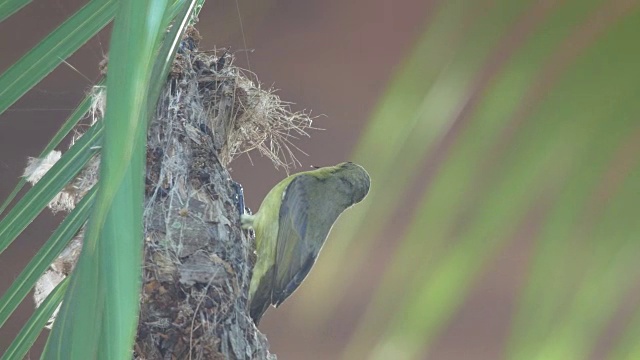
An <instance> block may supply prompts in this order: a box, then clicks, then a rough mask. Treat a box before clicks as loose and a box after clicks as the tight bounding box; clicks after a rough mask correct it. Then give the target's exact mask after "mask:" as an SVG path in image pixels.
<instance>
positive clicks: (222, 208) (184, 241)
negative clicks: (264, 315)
mask: <svg viewBox="0 0 640 360" xmlns="http://www.w3.org/2000/svg"><path fill="white" fill-rule="evenodd" d="M198 40H199V36H198V34H197V32H196V31H195V30H194V29H191V30H190V31H188V33H187V37H186V38H185V39H184V40H183V43H182V46H181V50H180V52H179V54H178V57H177V59H176V61H175V63H174V67H173V69H172V72H171V76H170V79H169V83H168V84H167V86H166V88H165V90H164V92H163V94H162V95H161V98H160V100H159V102H158V108H157V114H156V117H155V119H154V120H153V122H152V123H151V125H150V129H149V135H148V148H147V182H146V184H147V187H146V201H145V213H144V221H145V239H144V241H145V265H144V266H145V267H144V271H143V289H142V296H141V299H140V301H141V310H140V311H141V312H140V322H139V325H138V335H137V339H136V345H135V349H134V350H135V353H134V357H135V358H136V359H275V356H274V355H271V354H269V351H268V349H269V345H268V342H267V339H266V338H265V336H264V335H263V334H262V333H260V332H259V331H258V329H257V328H256V326H255V324H254V323H253V321H252V320H251V318H250V317H249V315H248V310H247V309H248V306H247V293H248V288H249V282H250V280H251V269H252V267H253V264H254V263H255V255H254V250H253V247H254V246H253V241H252V238H251V237H250V235H249V234H248V232H247V231H244V230H242V229H241V228H240V213H241V211H244V205H243V204H242V201H240V200H241V197H240V196H239V191H238V190H239V189H241V187H240V188H239V186H238V184H236V183H235V182H233V180H232V179H231V176H230V175H229V172H228V171H227V169H226V165H227V164H228V162H229V161H231V159H232V157H233V156H234V154H235V153H237V147H238V144H237V143H232V142H231V141H232V140H230V139H234V136H235V135H236V134H234V132H236V131H240V130H241V128H242V126H243V125H242V124H240V123H238V121H239V120H238V119H239V118H241V116H242V115H243V114H244V113H246V112H247V109H249V108H250V107H251V101H252V100H251V97H250V96H248V95H247V94H250V92H251V89H248V88H247V87H246V83H244V82H246V81H249V80H248V79H246V78H244V77H243V76H242V75H241V73H240V72H239V70H238V69H237V68H235V67H233V66H232V65H230V64H229V62H230V61H231V59H230V56H229V55H228V54H226V53H225V54H222V55H220V56H217V57H216V56H214V55H207V54H205V53H200V52H198V51H197V44H198ZM249 83H251V82H250V81H249ZM234 146H235V147H234ZM251 236H252V235H251Z"/></svg>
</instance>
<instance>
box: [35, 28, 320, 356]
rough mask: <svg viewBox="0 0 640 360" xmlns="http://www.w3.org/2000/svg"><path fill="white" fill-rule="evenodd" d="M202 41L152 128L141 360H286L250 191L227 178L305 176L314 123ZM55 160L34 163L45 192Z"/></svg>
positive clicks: (166, 93)
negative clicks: (256, 162)
mask: <svg viewBox="0 0 640 360" xmlns="http://www.w3.org/2000/svg"><path fill="white" fill-rule="evenodd" d="M199 40H200V37H199V34H198V33H197V31H196V30H195V29H193V28H191V29H189V30H188V31H187V34H186V35H185V38H184V39H183V41H182V43H181V46H180V50H179V52H178V55H177V58H176V60H175V61H174V64H173V68H172V70H171V74H170V76H169V79H168V82H167V85H166V86H165V88H164V90H163V93H162V95H161V97H160V99H159V101H158V106H157V110H156V114H155V116H154V118H153V120H152V121H151V123H150V126H149V132H148V139H147V140H148V143H147V173H146V189H145V190H146V191H145V194H146V196H145V208H144V230H145V232H144V240H143V241H144V245H145V247H144V248H145V251H144V269H143V288H142V294H141V298H140V304H141V308H140V319H139V325H138V334H137V337H136V343H135V348H134V349H133V358H135V359H275V355H272V354H270V353H269V345H268V342H267V339H266V338H265V336H264V335H263V334H262V333H260V331H259V330H258V329H257V328H256V326H255V324H254V323H253V321H252V320H251V318H250V316H249V311H248V306H247V294H248V288H249V283H250V280H251V270H252V268H253V265H254V263H255V252H254V246H253V238H252V237H253V235H252V234H251V233H249V232H247V231H246V230H242V229H241V228H240V214H241V213H242V212H243V211H244V204H243V202H242V194H241V189H242V187H241V186H240V185H239V184H238V183H236V182H234V181H233V180H232V179H231V176H230V174H229V172H228V170H227V166H228V165H229V163H230V162H231V161H232V160H233V159H234V158H235V157H237V156H238V155H239V154H242V153H245V152H248V151H251V150H254V149H255V150H258V151H259V152H260V153H261V154H262V155H266V156H267V157H269V158H270V159H271V160H272V161H273V162H274V164H275V165H276V166H282V167H285V168H286V167H288V166H291V165H295V163H296V162H297V161H296V159H295V157H294V156H293V153H292V151H291V150H290V149H289V146H290V145H291V143H290V141H289V139H290V138H291V137H293V138H295V137H296V136H300V135H304V136H306V135H307V134H306V132H305V129H308V128H310V127H311V119H310V118H309V117H308V116H307V115H305V114H304V113H292V112H291V111H289V107H288V104H287V103H284V102H282V101H281V100H280V99H279V98H278V97H277V96H276V95H274V94H273V92H272V91H269V90H263V89H261V88H260V84H259V83H258V82H257V81H252V80H251V79H250V78H249V77H248V75H247V73H246V72H244V71H242V70H241V69H240V68H238V67H235V66H233V64H232V62H233V55H232V54H229V53H228V52H226V51H224V52H217V53H216V52H213V53H210V52H200V51H198V49H197V46H198V43H199ZM101 66H104V67H105V68H106V62H105V64H104V65H101ZM249 76H250V74H249ZM104 94H105V89H104V88H99V87H96V88H95V89H94V94H93V97H94V100H95V101H94V106H93V109H92V115H93V118H92V122H95V121H100V120H101V118H102V114H103V109H104V105H105V101H104ZM79 136H81V134H78V135H77V137H79ZM294 147H295V146H294ZM52 155H53V158H52V159H50V160H47V159H48V158H43V159H34V160H32V161H31V163H30V167H29V168H27V171H25V177H26V178H27V179H29V181H30V182H32V183H35V182H37V181H38V179H39V178H40V177H41V176H42V174H44V173H45V172H46V171H47V170H48V169H49V168H50V167H51V166H52V164H53V163H55V161H56V160H57V159H59V157H60V156H59V155H60V154H59V153H54V154H52ZM99 162H100V157H99V156H96V157H94V159H92V160H91V161H90V163H89V165H87V167H86V168H85V169H84V170H83V171H82V172H81V173H80V174H79V175H78V177H77V178H76V179H74V181H73V182H72V184H70V185H69V186H67V187H66V188H65V190H63V191H62V192H61V193H60V194H59V196H58V197H57V198H56V199H54V201H52V203H51V204H50V208H51V209H52V210H54V211H59V210H64V211H69V210H70V209H72V208H73V207H74V206H75V205H76V204H77V203H78V201H79V200H80V199H81V198H82V197H83V196H84V195H85V194H86V193H87V192H88V191H89V189H91V188H92V187H93V186H94V185H95V184H96V182H97V181H98V168H99ZM81 233H82V231H81ZM81 233H80V234H79V235H78V236H77V237H76V239H74V240H73V241H72V243H71V244H70V245H69V246H68V249H67V250H65V251H64V252H63V253H62V254H61V255H60V257H59V258H58V259H57V260H56V262H54V264H52V266H51V267H50V269H49V270H48V271H47V273H45V275H43V276H42V277H41V278H40V280H39V282H38V285H37V288H39V289H41V290H42V291H40V293H41V294H40V296H38V297H37V298H36V303H37V304H39V303H41V301H42V300H43V299H44V298H46V296H47V295H48V293H49V292H50V291H51V289H53V287H55V285H57V283H59V282H60V281H61V280H62V279H63V278H64V277H65V276H67V275H68V274H69V273H70V271H71V270H72V269H73V268H74V266H75V263H76V261H77V258H78V254H79V253H80V249H81V240H80V239H81ZM52 275H53V276H52ZM52 279H53V280H52ZM54 318H55V315H54ZM54 318H52V320H51V321H54Z"/></svg>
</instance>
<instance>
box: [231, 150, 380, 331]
mask: <svg viewBox="0 0 640 360" xmlns="http://www.w3.org/2000/svg"><path fill="white" fill-rule="evenodd" d="M370 184H371V179H370V178H369V174H368V173H367V172H366V171H365V170H364V169H363V168H362V166H360V165H356V164H354V163H351V162H345V163H341V164H338V165H336V166H330V167H323V168H319V169H317V170H311V171H305V172H301V173H298V174H294V175H291V176H289V177H287V178H286V179H284V180H282V181H281V182H280V183H278V184H277V185H276V186H275V187H274V188H273V189H271V191H269V193H268V194H267V196H266V197H265V198H264V200H263V201H262V205H260V209H259V210H258V212H257V213H256V214H255V215H242V225H243V227H245V228H249V227H252V228H253V229H254V231H255V234H256V253H257V256H258V260H257V262H256V265H255V267H254V268H253V277H252V278H251V284H250V286H249V304H250V305H249V307H250V313H251V318H253V321H254V322H255V323H256V325H257V324H258V323H259V321H260V318H261V317H262V314H264V312H265V311H266V310H267V308H268V307H269V305H272V304H273V305H274V306H276V307H278V306H279V305H280V304H281V303H282V302H283V301H284V300H285V299H286V298H287V297H289V295H291V293H293V292H294V291H295V290H296V289H297V288H298V286H300V284H301V283H302V281H303V280H304V278H305V277H306V276H307V274H308V273H309V270H311V267H312V266H313V264H314V263H315V261H316V257H317V256H318V253H319V252H320V249H321V248H322V245H323V244H324V242H325V240H326V238H327V236H328V235H329V231H330V230H331V227H332V226H333V223H334V222H335V221H336V220H337V219H338V216H340V214H341V213H342V212H343V211H344V210H346V209H347V208H348V207H350V206H352V205H354V204H356V203H358V202H360V201H362V199H364V197H365V196H366V195H367V193H368V192H369V186H370Z"/></svg>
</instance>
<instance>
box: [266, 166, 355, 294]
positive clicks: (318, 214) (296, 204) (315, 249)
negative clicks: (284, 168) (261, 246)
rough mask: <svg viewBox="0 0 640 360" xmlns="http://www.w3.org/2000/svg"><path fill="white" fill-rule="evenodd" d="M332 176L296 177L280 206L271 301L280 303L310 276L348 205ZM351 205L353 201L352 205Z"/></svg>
mask: <svg viewBox="0 0 640 360" xmlns="http://www.w3.org/2000/svg"><path fill="white" fill-rule="evenodd" d="M340 192H341V188H340V186H339V184H337V183H336V179H334V178H332V177H328V178H318V177H315V176H311V175H306V174H305V175H300V176H297V177H296V178H295V179H294V180H293V181H291V183H290V184H289V185H288V187H287V189H286V192H285V194H284V198H283V199H282V205H281V206H280V215H279V216H280V226H279V228H278V240H277V241H278V244H277V249H276V261H275V264H276V266H275V267H276V268H275V274H274V284H273V293H272V300H271V301H272V303H273V304H274V305H275V306H278V305H280V304H281V303H282V302H283V301H284V300H285V299H286V298H287V297H288V296H289V295H291V293H293V292H294V291H295V290H296V289H297V288H298V286H300V284H301V283H302V281H303V280H304V278H305V277H306V276H307V274H308V273H309V271H310V270H311V267H312V266H313V264H314V263H315V260H316V257H317V256H318V253H319V252H320V249H321V248H322V245H323V244H324V241H325V240H326V238H327V235H329V231H330V230H331V227H332V226H333V223H334V222H335V221H336V219H337V218H338V216H340V214H341V213H342V212H343V211H344V210H345V209H346V208H347V207H348V205H345V204H344V196H340ZM349 205H350V204H349Z"/></svg>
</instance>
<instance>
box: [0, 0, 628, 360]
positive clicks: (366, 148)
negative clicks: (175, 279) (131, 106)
mask: <svg viewBox="0 0 640 360" xmlns="http://www.w3.org/2000/svg"><path fill="white" fill-rule="evenodd" d="M83 4H84V2H81V1H76V0H58V1H35V2H33V3H32V4H30V5H28V6H27V7H25V8H24V9H22V10H21V11H20V12H19V13H17V14H15V15H13V16H12V17H10V18H8V19H7V20H5V21H4V22H2V23H0V54H1V55H0V72H2V71H4V70H6V69H7V68H8V67H9V66H10V65H11V64H13V63H14V62H16V61H17V60H18V59H19V58H20V57H21V56H22V55H24V53H26V51H28V49H30V48H31V47H33V46H34V45H35V44H37V43H38V41H40V40H41V39H42V38H43V37H44V36H46V34H48V33H49V32H50V31H51V30H52V29H54V28H55V27H56V26H57V25H59V24H60V23H61V22H63V21H64V20H65V19H66V18H68V17H69V16H70V15H71V14H73V13H74V12H75V11H76V10H77V9H79V8H80V7H81V6H82V5H83ZM198 29H199V30H200V33H201V35H202V37H203V40H202V43H201V49H202V50H207V49H214V48H221V47H231V50H232V51H233V52H235V56H236V64H238V65H240V66H242V67H245V68H247V69H249V70H251V71H253V72H254V73H256V74H257V76H258V78H259V79H260V80H261V82H262V83H263V84H264V86H265V87H270V86H273V87H274V88H277V89H280V90H279V91H278V94H279V95H280V97H281V98H282V99H284V100H286V101H290V102H292V103H293V105H292V108H293V110H307V111H311V114H312V115H321V116H319V117H318V118H316V119H315V122H314V126H316V127H318V128H322V129H324V130H322V131H320V130H318V131H313V132H312V133H311V137H310V138H308V139H307V138H303V139H300V140H299V141H298V142H297V143H296V145H297V146H299V147H300V148H301V149H302V150H304V152H305V153H306V154H308V155H304V154H302V153H300V154H298V159H299V160H300V162H301V164H302V166H301V168H298V169H294V170H293V171H300V170H306V169H308V168H309V166H310V165H317V166H326V165H333V164H335V163H338V162H341V161H345V160H352V161H356V162H359V163H361V164H363V165H364V166H365V168H367V169H368V170H369V172H370V174H371V177H372V179H373V183H372V189H371V193H370V195H369V196H368V197H367V199H366V200H365V201H364V202H363V203H362V204H360V205H359V206H356V207H355V208H354V209H352V210H350V211H348V212H346V213H345V214H344V215H343V216H342V217H341V218H340V220H339V221H338V223H337V224H336V226H335V227H334V229H333V231H332V234H331V235H330V237H329V239H328V241H327V245H326V246H325V248H324V250H323V252H322V253H321V256H320V258H319V261H318V262H317V264H316V266H315V267H314V270H313V271H312V272H311V275H310V277H309V278H308V280H307V281H305V282H304V284H303V285H302V286H301V287H300V289H299V290H298V291H297V292H296V293H295V294H294V295H293V296H292V297H291V298H290V299H288V300H287V301H286V302H285V303H284V304H283V305H282V306H281V307H280V308H279V309H276V310H274V309H271V310H269V311H268V312H267V314H266V316H265V318H264V320H263V321H262V322H261V326H260V328H261V330H262V331H263V332H264V333H265V334H266V335H267V336H268V338H269V341H270V343H271V350H272V352H274V353H276V354H277V355H278V357H279V358H280V359H284V360H286V359H337V358H344V359H475V360H482V359H562V360H564V359H629V360H630V359H640V282H639V281H638V279H639V278H640V276H639V275H640V260H638V258H639V255H640V239H639V235H638V234H640V220H639V219H638V214H639V212H638V210H639V209H640V203H639V201H640V156H639V155H640V119H639V118H638V113H639V111H640V101H639V99H638V97H639V96H640V66H639V64H640V47H639V46H638V34H639V33H640V1H634V0H597V1H595V0H581V1H577V0H539V1H534V0H530V1H525V0H515V1H514V0H474V1H472V0H450V1H435V0H433V1H432V0H422V1H419V0H397V1H391V0H371V1H364V0H352V1H348V2H345V1H338V0H324V1H319V0H308V1H304V2H302V1H290V0H286V1H278V0H270V1H261V2H253V1H247V0H237V1H219V0H210V1H207V2H206V4H205V7H204V9H203V11H202V13H201V14H200V22H199V24H198ZM109 30H110V29H106V30H105V31H102V32H101V33H100V34H99V35H98V36H97V37H96V38H94V40H92V41H91V42H90V43H88V44H87V45H86V46H85V47H83V48H82V49H81V50H80V51H78V52H77V53H76V54H74V55H73V56H71V57H70V58H69V59H67V62H68V64H69V65H68V66H65V65H64V64H63V65H62V66H60V67H59V68H58V69H57V70H56V71H54V72H53V73H52V74H50V75H49V76H48V77H47V78H46V79H45V80H44V81H42V82H41V83H40V84H39V85H37V86H36V87H35V89H34V90H32V91H31V92H29V93H27V95H25V96H23V97H22V99H21V100H20V101H19V102H17V103H16V104H15V105H13V106H12V108H11V109H10V110H8V111H7V112H5V113H4V114H2V115H1V116H0V199H4V198H5V197H6V196H7V195H8V194H9V193H10V192H11V190H12V189H13V187H14V186H15V184H16V183H17V181H18V178H19V176H20V175H21V173H22V171H23V169H24V166H25V164H26V159H27V157H28V156H36V155H37V154H39V152H40V151H41V150H42V148H43V147H44V146H45V144H46V143H47V141H48V139H49V138H50V137H51V136H52V134H53V133H54V132H55V131H56V130H57V129H58V127H59V126H60V124H61V123H62V122H63V121H64V120H65V118H66V116H68V115H69V114H70V113H71V112H72V111H73V109H74V108H75V106H76V105H77V103H78V102H79V101H80V100H82V98H83V97H84V95H85V94H86V92H87V91H88V90H89V89H90V87H91V85H92V84H94V83H95V81H96V80H97V79H98V77H99V71H98V63H99V62H100V61H101V60H102V59H103V56H104V54H106V53H107V52H108V39H109ZM249 155H250V156H251V157H249V156H243V157H241V158H239V159H238V160H236V161H234V162H233V163H232V164H231V165H232V168H233V169H232V170H233V172H232V175H233V176H234V178H235V180H237V181H239V182H241V183H242V184H243V185H244V189H245V197H246V201H247V202H248V206H249V207H251V208H252V209H254V210H255V209H257V208H258V206H259V204H260V202H261V200H262V198H263V197H264V195H265V194H266V193H267V191H268V190H269V189H270V188H271V187H272V186H273V185H274V184H275V183H277V182H278V181H279V180H280V179H282V178H283V177H285V176H286V174H285V173H284V172H283V171H280V172H278V171H276V170H275V169H274V167H273V165H272V164H271V162H270V160H268V159H266V158H263V157H260V155H258V154H249ZM61 219H62V215H57V216H54V215H51V214H50V212H49V211H45V213H44V214H43V215H42V216H40V217H39V218H38V219H37V220H36V221H35V222H34V223H33V224H32V225H31V226H30V227H29V228H27V230H25V231H24V232H23V234H22V236H21V237H20V238H19V239H18V241H16V242H15V243H14V244H13V245H12V246H11V247H10V248H9V249H8V250H7V251H6V252H5V253H3V254H2V256H1V257H0V268H1V269H2V276H1V277H0V291H2V292H3V291H4V290H5V289H6V288H7V287H8V286H9V284H10V283H11V281H12V280H13V278H15V276H16V275H17V274H18V273H19V272H20V270H21V269H22V266H24V264H25V263H26V261H28V259H29V258H30V257H31V256H33V254H34V253H35V252H36V251H37V249H38V248H39V246H40V245H41V244H42V243H43V242H44V241H45V239H46V238H47V236H48V235H49V234H50V233H51V231H52V229H54V228H55V226H56V224H58V223H59V222H60V221H61ZM31 311H32V305H31V303H30V302H29V301H27V302H25V304H23V306H22V307H21V308H20V311H19V312H18V313H17V314H15V315H14V316H13V317H12V318H11V319H10V320H9V321H8V322H7V323H6V324H5V325H4V326H3V327H2V329H0V349H2V348H6V346H7V345H8V344H9V343H10V342H11V340H12V339H13V337H14V336H15V334H16V333H17V331H18V330H19V329H20V327H21V326H22V323H23V322H24V321H25V320H26V319H27V318H28V316H29V314H30V313H31ZM37 344H38V346H37V347H36V348H34V350H33V351H32V354H31V356H32V357H34V358H35V357H38V356H39V351H40V348H41V346H42V345H43V344H44V338H42V337H41V339H40V340H39V342H38V343H37Z"/></svg>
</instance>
